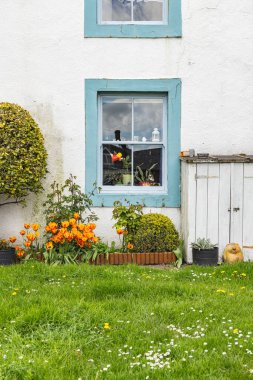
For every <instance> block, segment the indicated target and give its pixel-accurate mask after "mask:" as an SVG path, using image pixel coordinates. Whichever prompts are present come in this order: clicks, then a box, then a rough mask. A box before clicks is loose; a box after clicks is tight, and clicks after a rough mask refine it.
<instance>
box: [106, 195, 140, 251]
mask: <svg viewBox="0 0 253 380" xmlns="http://www.w3.org/2000/svg"><path fill="white" fill-rule="evenodd" d="M126 203H127V205H126V206H124V205H123V204H122V203H121V202H120V201H116V202H114V204H113V205H114V209H113V212H112V217H113V219H114V220H116V223H115V224H114V226H113V227H115V228H116V230H117V231H119V230H123V231H124V233H123V241H122V251H123V252H125V251H126V245H127V243H128V242H131V241H132V240H133V239H134V235H135V233H136V230H137V228H138V226H139V223H140V219H141V217H142V214H143V211H142V210H143V206H142V205H141V204H136V205H134V204H131V203H130V202H126Z"/></svg>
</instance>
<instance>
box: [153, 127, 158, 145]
mask: <svg viewBox="0 0 253 380" xmlns="http://www.w3.org/2000/svg"><path fill="white" fill-rule="evenodd" d="M159 141H160V132H159V131H158V128H154V130H153V132H152V142H159Z"/></svg>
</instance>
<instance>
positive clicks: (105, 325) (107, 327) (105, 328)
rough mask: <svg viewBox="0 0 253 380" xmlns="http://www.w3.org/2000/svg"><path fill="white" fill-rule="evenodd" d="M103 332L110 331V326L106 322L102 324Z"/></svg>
mask: <svg viewBox="0 0 253 380" xmlns="http://www.w3.org/2000/svg"><path fill="white" fill-rule="evenodd" d="M104 330H110V325H109V323H108V322H105V323H104Z"/></svg>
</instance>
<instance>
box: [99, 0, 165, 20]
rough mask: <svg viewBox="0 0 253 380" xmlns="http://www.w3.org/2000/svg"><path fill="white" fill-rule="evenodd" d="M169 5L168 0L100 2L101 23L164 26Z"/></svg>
mask: <svg viewBox="0 0 253 380" xmlns="http://www.w3.org/2000/svg"><path fill="white" fill-rule="evenodd" d="M167 5H168V3H167V1H166V0H100V1H99V23H101V24H103V23H106V24H115V23H116V24H117V23H119V24H123V23H127V24H130V23H131V24H141V23H142V24H149V23H155V24H163V23H166V16H167Z"/></svg>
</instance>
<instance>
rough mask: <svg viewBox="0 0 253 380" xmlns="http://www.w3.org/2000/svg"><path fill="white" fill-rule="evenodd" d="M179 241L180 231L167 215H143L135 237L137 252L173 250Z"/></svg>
mask: <svg viewBox="0 0 253 380" xmlns="http://www.w3.org/2000/svg"><path fill="white" fill-rule="evenodd" d="M178 243H179V236H178V232H177V230H176V228H175V226H174V224H173V222H172V221H171V220H170V219H169V218H168V217H167V216H165V215H162V214H146V215H143V216H142V217H141V220H140V224H139V227H138V228H137V231H136V234H135V237H134V250H135V251H136V252H172V251H173V250H174V249H176V248H177V246H178Z"/></svg>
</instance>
